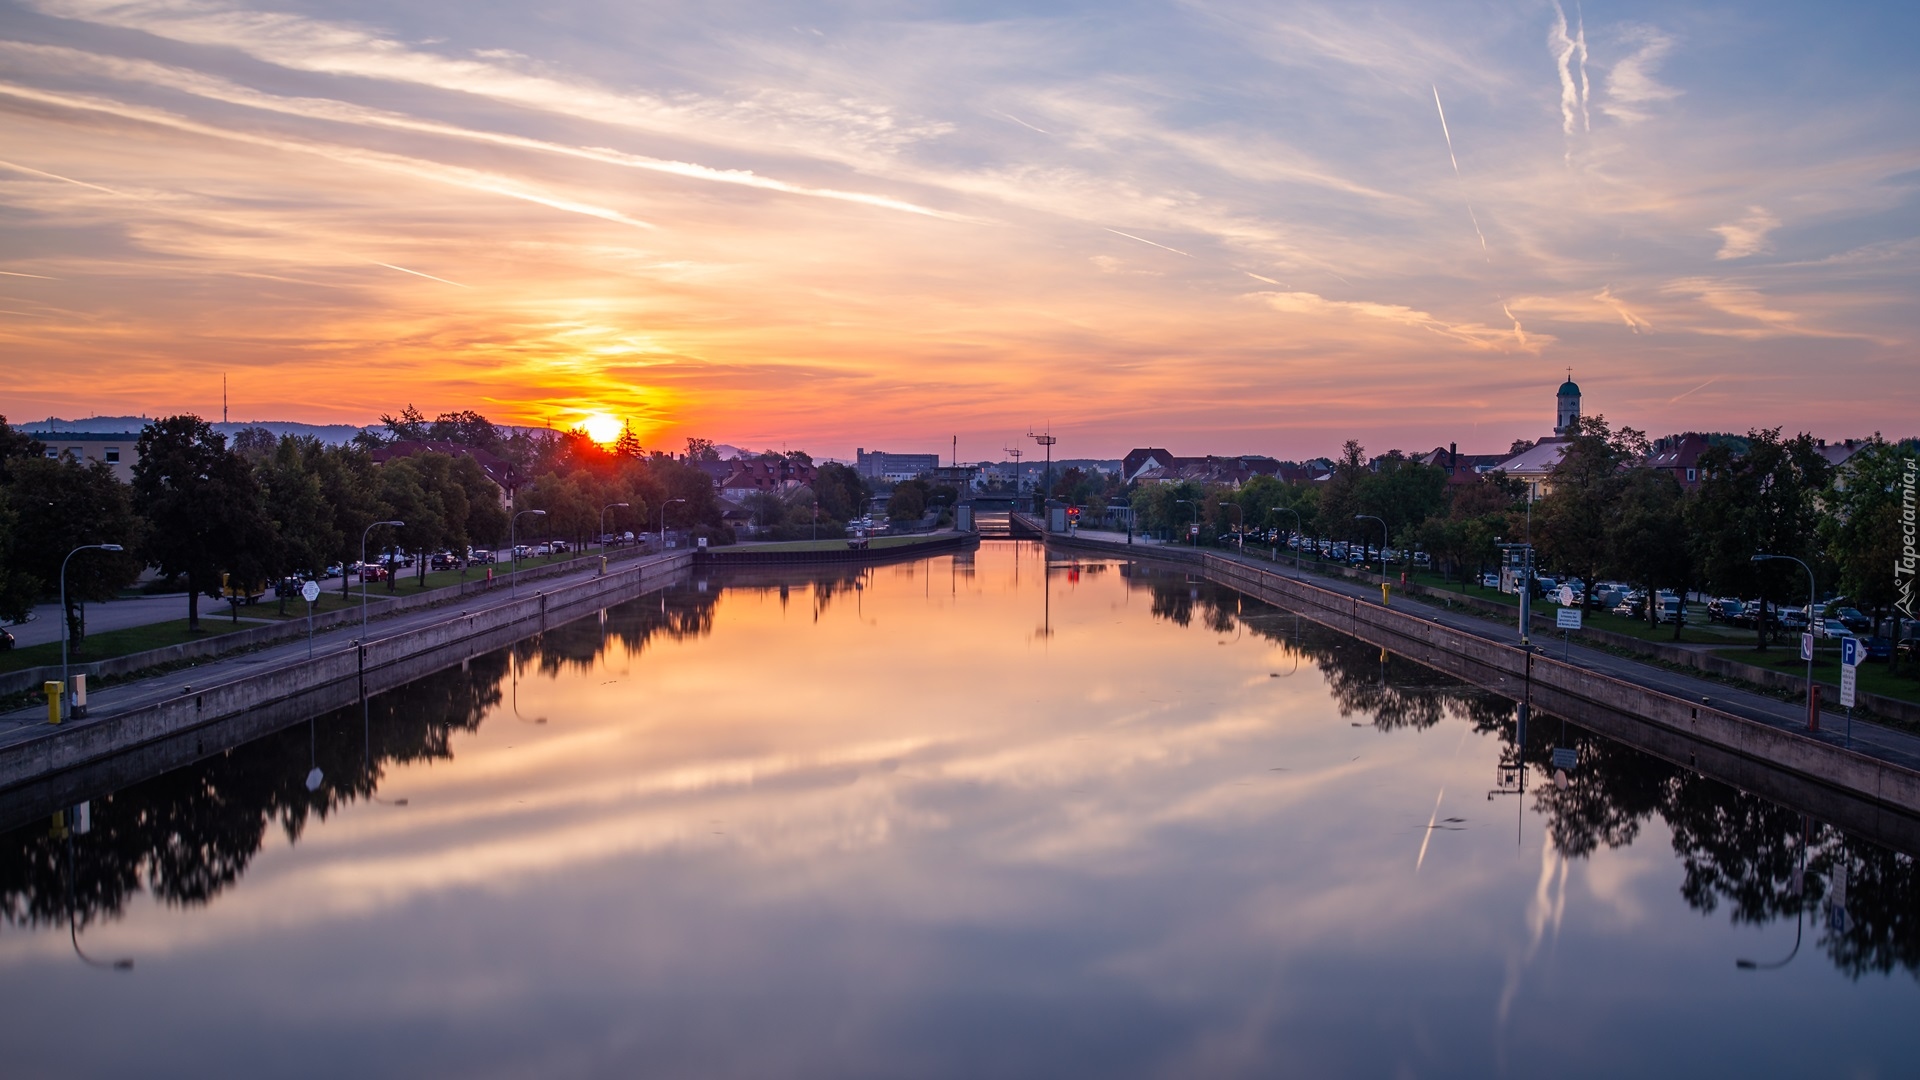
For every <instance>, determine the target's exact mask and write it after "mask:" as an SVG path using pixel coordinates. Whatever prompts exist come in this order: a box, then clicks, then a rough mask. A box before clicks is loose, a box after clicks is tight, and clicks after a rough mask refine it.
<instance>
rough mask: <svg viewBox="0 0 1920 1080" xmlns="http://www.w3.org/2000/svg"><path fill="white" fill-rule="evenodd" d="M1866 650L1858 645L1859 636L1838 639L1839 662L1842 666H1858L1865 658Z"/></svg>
mask: <svg viewBox="0 0 1920 1080" xmlns="http://www.w3.org/2000/svg"><path fill="white" fill-rule="evenodd" d="M1866 658H1867V657H1866V650H1865V649H1862V648H1861V647H1860V639H1859V638H1841V639H1840V664H1841V666H1843V667H1859V666H1860V662H1861V661H1862V660H1865V659H1866Z"/></svg>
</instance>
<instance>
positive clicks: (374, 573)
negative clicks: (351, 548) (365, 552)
mask: <svg viewBox="0 0 1920 1080" xmlns="http://www.w3.org/2000/svg"><path fill="white" fill-rule="evenodd" d="M359 573H360V580H361V581H385V580H387V578H389V577H392V576H393V575H391V574H390V573H388V572H387V568H386V567H384V566H381V565H379V564H377V563H363V564H361V566H360V572H359Z"/></svg>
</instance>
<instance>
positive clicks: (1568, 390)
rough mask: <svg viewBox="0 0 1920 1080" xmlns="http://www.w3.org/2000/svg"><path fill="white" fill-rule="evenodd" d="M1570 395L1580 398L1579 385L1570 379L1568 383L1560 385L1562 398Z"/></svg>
mask: <svg viewBox="0 0 1920 1080" xmlns="http://www.w3.org/2000/svg"><path fill="white" fill-rule="evenodd" d="M1569 394H1571V395H1573V396H1574V397H1579V396H1580V386H1579V384H1578V383H1576V382H1574V381H1573V380H1572V379H1568V380H1567V381H1566V382H1563V383H1561V384H1560V396H1561V397H1566V396H1567V395H1569Z"/></svg>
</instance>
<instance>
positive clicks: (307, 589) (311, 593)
mask: <svg viewBox="0 0 1920 1080" xmlns="http://www.w3.org/2000/svg"><path fill="white" fill-rule="evenodd" d="M300 599H302V600H305V601H306V602H307V659H309V660H311V659H313V602H314V601H315V600H318V599H320V583H319V582H317V581H309V582H307V583H306V584H305V585H302V586H300Z"/></svg>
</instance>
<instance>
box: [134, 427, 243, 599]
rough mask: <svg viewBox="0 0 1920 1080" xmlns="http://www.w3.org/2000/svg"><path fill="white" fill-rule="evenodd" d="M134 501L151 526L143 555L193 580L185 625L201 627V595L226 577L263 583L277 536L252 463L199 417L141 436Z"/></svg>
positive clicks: (166, 571) (165, 570) (152, 429)
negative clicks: (244, 458) (240, 455)
mask: <svg viewBox="0 0 1920 1080" xmlns="http://www.w3.org/2000/svg"><path fill="white" fill-rule="evenodd" d="M139 451H140V461H139V463H138V464H137V465H135V466H134V472H133V492H134V502H135V505H136V507H137V508H138V509H139V511H140V513H141V514H142V515H143V516H144V517H145V518H146V520H147V524H148V528H147V531H146V537H145V541H144V543H143V545H142V548H141V551H142V554H143V556H144V557H145V559H146V561H148V562H150V563H153V564H156V565H158V566H159V567H160V572H161V573H163V574H184V575H185V576H186V578H187V587H188V601H187V621H188V623H189V625H191V626H193V627H194V628H196V629H197V628H198V627H199V625H200V606H199V597H200V594H201V593H202V592H206V591H209V590H212V589H215V588H218V586H219V584H220V574H221V572H223V571H224V572H228V573H231V574H233V575H234V576H235V577H236V579H238V580H242V581H259V580H263V579H264V578H265V577H266V576H267V574H268V572H269V570H270V569H271V563H272V561H273V558H274V554H275V549H276V545H277V542H278V538H277V537H276V535H275V533H274V529H273V523H272V521H271V519H269V518H268V517H267V514H266V510H265V508H264V507H263V505H262V502H261V493H260V488H259V485H258V484H257V483H255V481H254V478H253V474H252V472H251V471H250V470H248V468H247V465H246V462H245V461H243V460H241V458H240V457H239V456H238V455H236V454H234V453H232V452H231V451H230V450H228V449H227V445H226V440H225V439H224V438H223V437H221V436H220V435H218V434H216V433H215V432H214V430H213V428H212V427H211V426H210V425H208V424H207V422H206V421H204V420H202V419H200V418H199V417H197V416H192V415H184V416H171V417H168V418H166V419H164V420H156V421H154V422H153V423H151V424H148V425H147V426H146V428H145V429H144V430H142V431H141V433H140V444H139Z"/></svg>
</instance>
